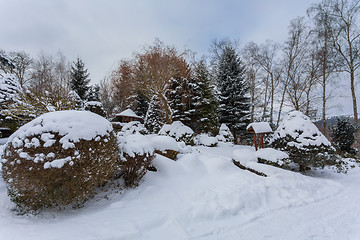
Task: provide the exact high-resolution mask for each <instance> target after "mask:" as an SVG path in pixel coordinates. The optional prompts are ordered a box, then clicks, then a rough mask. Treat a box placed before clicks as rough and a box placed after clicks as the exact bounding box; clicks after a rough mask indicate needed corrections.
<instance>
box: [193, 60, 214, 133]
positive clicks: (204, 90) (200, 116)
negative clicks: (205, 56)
mask: <svg viewBox="0 0 360 240" xmlns="http://www.w3.org/2000/svg"><path fill="white" fill-rule="evenodd" d="M194 83H195V84H196V85H197V86H196V87H195V88H194V90H195V91H194V98H193V101H194V105H195V110H196V113H197V119H196V120H197V121H196V125H197V126H196V128H194V130H195V131H196V132H201V133H211V134H212V135H213V136H215V135H216V134H217V133H218V132H219V117H218V114H217V108H218V101H217V99H216V98H215V95H214V86H212V85H211V82H210V74H209V72H208V69H207V67H206V65H205V62H204V61H200V62H199V63H198V65H197V66H196V68H195V82H194Z"/></svg>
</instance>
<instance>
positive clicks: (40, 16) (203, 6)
mask: <svg viewBox="0 0 360 240" xmlns="http://www.w3.org/2000/svg"><path fill="white" fill-rule="evenodd" d="M314 2H316V0H301V1H299V0H251V1H249V0H246V1H245V0H177V1H175V0H0V22H1V28H0V49H2V50H5V51H19V50H24V51H26V52H28V53H29V54H30V55H32V56H37V55H38V54H39V53H40V51H41V50H43V51H45V52H46V53H49V54H56V53H57V52H58V51H59V50H60V51H62V52H63V53H64V54H65V56H66V57H67V58H68V59H69V60H71V61H73V60H74V59H76V57H80V58H82V59H83V60H84V62H85V64H86V66H87V67H88V69H89V72H90V75H91V78H92V82H99V80H101V79H102V78H103V77H104V76H105V75H106V73H107V72H108V71H109V70H111V69H113V68H114V66H116V64H117V62H118V61H119V60H120V59H123V58H129V57H131V55H132V53H133V52H134V51H139V50H141V47H142V46H143V45H144V44H151V43H152V42H153V41H154V39H155V38H159V39H160V40H162V41H164V42H165V43H167V44H173V45H175V46H176V47H177V48H179V49H184V48H189V49H191V50H193V51H195V52H197V53H198V55H203V54H207V53H208V49H209V45H210V43H211V41H212V40H213V39H216V38H223V37H228V38H230V39H239V40H240V41H241V42H242V43H246V42H248V41H250V40H253V41H256V42H262V41H265V40H266V39H272V40H276V41H283V40H284V39H285V38H286V35H287V26H288V24H289V21H290V20H291V19H292V18H294V17H296V16H302V15H305V14H306V9H307V8H308V7H309V6H310V5H311V4H312V3H314Z"/></svg>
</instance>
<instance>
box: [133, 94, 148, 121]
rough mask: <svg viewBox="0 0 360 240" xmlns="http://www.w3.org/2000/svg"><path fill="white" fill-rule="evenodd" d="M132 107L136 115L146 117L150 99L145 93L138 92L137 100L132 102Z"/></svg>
mask: <svg viewBox="0 0 360 240" xmlns="http://www.w3.org/2000/svg"><path fill="white" fill-rule="evenodd" d="M130 108H131V109H134V112H135V113H136V115H138V116H140V117H143V118H145V116H146V113H147V110H148V108H149V99H148V97H147V96H145V95H144V94H143V93H141V92H138V93H137V95H136V98H135V101H134V102H133V103H132V104H131V107H130Z"/></svg>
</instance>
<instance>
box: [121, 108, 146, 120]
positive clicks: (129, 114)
mask: <svg viewBox="0 0 360 240" xmlns="http://www.w3.org/2000/svg"><path fill="white" fill-rule="evenodd" d="M116 116H117V117H133V118H139V119H142V117H140V116H138V115H136V113H134V111H133V110H131V109H126V110H125V111H122V112H121V113H117V114H116Z"/></svg>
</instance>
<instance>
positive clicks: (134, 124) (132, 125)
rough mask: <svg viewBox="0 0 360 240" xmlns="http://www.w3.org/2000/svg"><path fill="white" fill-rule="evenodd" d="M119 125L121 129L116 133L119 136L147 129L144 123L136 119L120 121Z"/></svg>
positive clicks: (145, 131)
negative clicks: (126, 121) (125, 121)
mask: <svg viewBox="0 0 360 240" xmlns="http://www.w3.org/2000/svg"><path fill="white" fill-rule="evenodd" d="M121 125H122V128H121V131H120V132H119V133H118V134H119V135H121V136H127V135H130V134H134V133H147V129H146V128H145V127H144V124H142V123H140V122H138V121H131V122H128V123H121Z"/></svg>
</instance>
